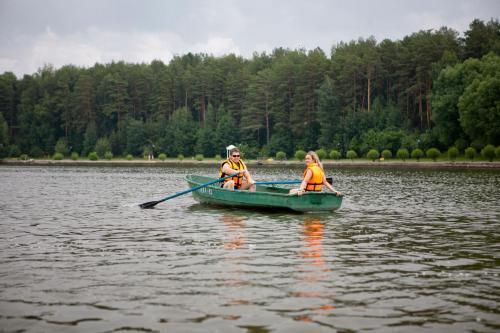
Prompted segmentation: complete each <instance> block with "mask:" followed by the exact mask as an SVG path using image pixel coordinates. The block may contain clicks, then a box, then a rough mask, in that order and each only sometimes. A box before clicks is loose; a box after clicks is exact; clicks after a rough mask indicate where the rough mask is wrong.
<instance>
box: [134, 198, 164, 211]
mask: <svg viewBox="0 0 500 333" xmlns="http://www.w3.org/2000/svg"><path fill="white" fill-rule="evenodd" d="M160 202H161V200H157V201H149V202H145V203H143V204H140V205H139V207H141V208H143V209H148V208H154V206H156V205H157V204H159V203H160Z"/></svg>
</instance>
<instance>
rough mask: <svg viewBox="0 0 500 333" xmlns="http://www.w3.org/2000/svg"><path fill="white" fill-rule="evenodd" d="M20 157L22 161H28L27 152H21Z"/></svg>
mask: <svg viewBox="0 0 500 333" xmlns="http://www.w3.org/2000/svg"><path fill="white" fill-rule="evenodd" d="M19 159H20V160H21V161H27V160H28V155H26V154H21V155H20V156H19Z"/></svg>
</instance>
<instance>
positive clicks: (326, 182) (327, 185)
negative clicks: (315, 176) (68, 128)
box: [323, 175, 341, 195]
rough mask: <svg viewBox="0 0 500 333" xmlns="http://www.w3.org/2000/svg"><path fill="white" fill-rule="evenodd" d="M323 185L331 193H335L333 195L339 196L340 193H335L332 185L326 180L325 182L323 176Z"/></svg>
mask: <svg viewBox="0 0 500 333" xmlns="http://www.w3.org/2000/svg"><path fill="white" fill-rule="evenodd" d="M323 185H325V186H326V187H328V189H329V190H330V191H332V192H335V194H337V195H340V194H341V193H340V192H339V191H337V190H336V189H334V188H333V186H332V184H330V183H329V182H328V181H327V180H326V176H325V175H323Z"/></svg>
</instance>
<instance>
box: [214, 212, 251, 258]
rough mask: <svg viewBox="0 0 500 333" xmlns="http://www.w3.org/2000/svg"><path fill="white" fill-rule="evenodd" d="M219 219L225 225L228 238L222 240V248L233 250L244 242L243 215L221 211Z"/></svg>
mask: <svg viewBox="0 0 500 333" xmlns="http://www.w3.org/2000/svg"><path fill="white" fill-rule="evenodd" d="M220 220H221V222H222V223H224V225H225V226H226V227H227V228H226V230H227V232H226V234H227V235H228V236H229V239H228V240H227V241H226V242H224V248H226V249H228V250H235V249H238V248H240V247H241V246H242V245H243V244H245V236H244V231H245V220H246V218H245V217H243V216H237V215H233V214H228V213H223V214H222V215H221V217H220Z"/></svg>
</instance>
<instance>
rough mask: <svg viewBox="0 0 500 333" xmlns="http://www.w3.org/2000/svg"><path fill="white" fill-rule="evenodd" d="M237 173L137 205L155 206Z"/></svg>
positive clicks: (142, 206)
mask: <svg viewBox="0 0 500 333" xmlns="http://www.w3.org/2000/svg"><path fill="white" fill-rule="evenodd" d="M238 174H239V172H237V173H235V174H232V175H229V176H226V177H222V178H219V179H216V180H212V181H210V182H208V183H205V184H201V185H198V186H195V187H193V188H190V189H189V190H185V191H182V192H177V193H175V194H172V195H169V196H168V197H166V198H163V199H161V200H157V201H149V202H145V203H143V204H140V205H139V207H141V208H153V207H154V206H156V205H157V204H159V203H160V202H163V201H167V200H170V199H173V198H176V197H178V196H180V195H183V194H186V193H189V192H193V191H196V190H199V189H200V188H203V187H207V186H209V185H212V184H215V183H218V182H221V181H223V180H224V179H227V178H232V177H236V176H237V175H238Z"/></svg>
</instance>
